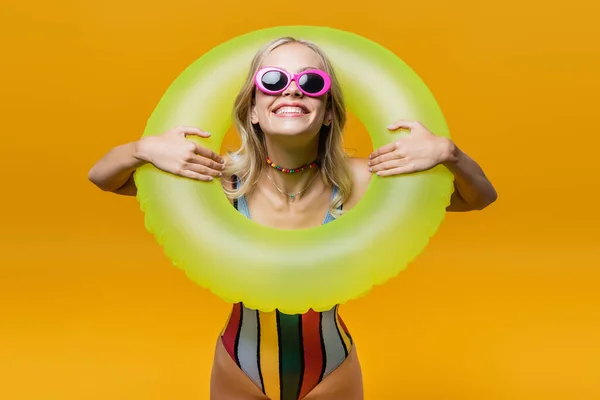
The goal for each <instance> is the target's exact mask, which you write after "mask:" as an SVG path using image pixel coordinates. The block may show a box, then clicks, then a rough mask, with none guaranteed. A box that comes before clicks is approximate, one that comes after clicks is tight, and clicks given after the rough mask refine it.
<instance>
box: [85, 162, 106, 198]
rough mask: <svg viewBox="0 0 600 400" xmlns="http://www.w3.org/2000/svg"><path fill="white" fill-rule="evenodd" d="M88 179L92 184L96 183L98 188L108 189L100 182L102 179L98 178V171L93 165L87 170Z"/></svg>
mask: <svg viewBox="0 0 600 400" xmlns="http://www.w3.org/2000/svg"><path fill="white" fill-rule="evenodd" d="M88 180H89V181H90V182H92V183H93V184H94V185H96V186H97V187H98V188H100V189H102V190H103V191H105V192H108V191H110V189H109V188H108V187H106V185H103V184H102V183H103V182H102V179H100V177H99V176H98V173H97V172H96V169H95V166H94V167H92V168H91V169H90V170H89V171H88Z"/></svg>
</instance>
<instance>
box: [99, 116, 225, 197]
mask: <svg viewBox="0 0 600 400" xmlns="http://www.w3.org/2000/svg"><path fill="white" fill-rule="evenodd" d="M187 136H196V137H200V138H207V137H209V136H210V134H209V133H208V132H204V131H202V130H200V129H198V128H195V127H185V126H179V127H177V128H174V129H171V130H170V131H168V132H166V133H163V134H162V135H158V136H146V137H143V138H141V139H140V140H138V141H135V142H130V143H125V144H122V145H120V146H117V147H115V148H113V149H112V150H110V151H109V152H108V153H107V154H106V155H105V156H104V157H102V159H101V160H100V161H98V162H97V163H96V164H95V165H94V166H93V167H92V169H91V170H90V171H89V173H88V178H89V180H90V181H92V182H93V183H94V184H95V185H96V186H98V187H99V188H100V189H102V190H105V191H108V192H113V193H117V194H122V195H129V196H135V195H136V194H137V188H136V186H135V181H134V180H133V172H134V171H135V170H136V169H137V168H139V167H140V166H142V165H144V164H146V163H151V164H152V165H154V166H155V167H156V168H158V169H160V170H162V171H165V172H168V173H171V174H174V175H178V176H182V177H186V178H190V179H196V180H200V181H211V180H213V178H214V177H220V176H221V175H222V171H223V169H224V164H223V163H224V162H225V160H223V158H222V157H221V156H219V155H218V154H216V153H215V152H213V151H212V150H209V149H207V148H205V147H203V146H200V145H199V144H197V143H195V142H193V141H191V140H187Z"/></svg>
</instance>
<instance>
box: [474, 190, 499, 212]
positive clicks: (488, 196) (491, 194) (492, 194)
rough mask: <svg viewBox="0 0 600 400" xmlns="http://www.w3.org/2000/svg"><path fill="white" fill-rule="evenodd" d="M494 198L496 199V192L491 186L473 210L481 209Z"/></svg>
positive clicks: (492, 201) (488, 204)
mask: <svg viewBox="0 0 600 400" xmlns="http://www.w3.org/2000/svg"><path fill="white" fill-rule="evenodd" d="M496 200H498V193H497V192H496V190H495V189H494V188H491V190H490V191H489V193H487V194H486V195H485V196H483V197H482V198H481V200H480V201H479V202H478V203H477V205H476V207H474V208H475V210H478V211H481V210H483V209H485V208H487V207H489V206H490V205H492V204H493V203H494V202H495V201H496Z"/></svg>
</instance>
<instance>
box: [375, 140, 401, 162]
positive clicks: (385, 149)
mask: <svg viewBox="0 0 600 400" xmlns="http://www.w3.org/2000/svg"><path fill="white" fill-rule="evenodd" d="M396 148H397V143H396V142H392V143H388V144H386V145H383V146H381V147H380V148H378V149H377V150H375V151H374V152H372V153H371V155H370V156H369V158H370V159H371V160H373V159H375V158H377V157H379V156H380V155H382V154H386V153H389V152H391V151H394V150H396Z"/></svg>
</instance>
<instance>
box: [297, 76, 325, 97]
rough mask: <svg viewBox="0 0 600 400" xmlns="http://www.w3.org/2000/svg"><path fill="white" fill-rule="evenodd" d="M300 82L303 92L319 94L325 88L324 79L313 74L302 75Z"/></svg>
mask: <svg viewBox="0 0 600 400" xmlns="http://www.w3.org/2000/svg"><path fill="white" fill-rule="evenodd" d="M298 81H299V82H298V83H299V84H300V87H301V88H302V90H304V91H305V92H307V93H318V92H319V91H320V90H322V89H323V87H324V86H325V81H324V80H323V77H321V75H318V74H315V73H311V72H309V73H307V74H304V75H302V76H301V77H300V79H299V80H298Z"/></svg>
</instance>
